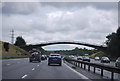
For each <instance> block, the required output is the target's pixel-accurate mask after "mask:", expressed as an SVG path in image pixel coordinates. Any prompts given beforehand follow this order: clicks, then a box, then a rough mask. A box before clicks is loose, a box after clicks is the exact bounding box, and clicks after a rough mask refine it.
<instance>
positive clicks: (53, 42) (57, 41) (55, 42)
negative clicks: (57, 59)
mask: <svg viewBox="0 0 120 81" xmlns="http://www.w3.org/2000/svg"><path fill="white" fill-rule="evenodd" d="M56 42H74V43H82V44H90V43H86V42H83V41H70V40H64V41H46V42H40V43H39V44H46V43H56ZM90 45H96V46H103V47H106V46H105V45H99V44H92V43H91V44H90Z"/></svg>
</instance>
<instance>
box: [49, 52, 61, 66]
mask: <svg viewBox="0 0 120 81" xmlns="http://www.w3.org/2000/svg"><path fill="white" fill-rule="evenodd" d="M51 64H59V65H60V66H61V65H62V58H61V55H60V54H50V55H49V58H48V65H51Z"/></svg>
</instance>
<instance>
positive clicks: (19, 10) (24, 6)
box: [2, 2, 39, 15]
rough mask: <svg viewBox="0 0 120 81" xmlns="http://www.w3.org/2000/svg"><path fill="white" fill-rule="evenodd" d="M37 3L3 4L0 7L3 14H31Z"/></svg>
mask: <svg viewBox="0 0 120 81" xmlns="http://www.w3.org/2000/svg"><path fill="white" fill-rule="evenodd" d="M38 6H39V5H38V3H31V2H4V3H3V6H2V13H3V14H7V15H10V14H23V15H27V14H31V13H33V12H34V11H35V10H36V8H37V7H38Z"/></svg>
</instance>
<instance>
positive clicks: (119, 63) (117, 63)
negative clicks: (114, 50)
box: [115, 57, 120, 67]
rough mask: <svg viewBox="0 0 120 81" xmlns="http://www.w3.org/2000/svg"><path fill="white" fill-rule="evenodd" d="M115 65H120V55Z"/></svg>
mask: <svg viewBox="0 0 120 81" xmlns="http://www.w3.org/2000/svg"><path fill="white" fill-rule="evenodd" d="M115 67H120V57H118V59H117V60H116V62H115Z"/></svg>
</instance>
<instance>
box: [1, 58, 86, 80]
mask: <svg viewBox="0 0 120 81" xmlns="http://www.w3.org/2000/svg"><path fill="white" fill-rule="evenodd" d="M2 79H88V78H87V77H86V76H84V75H82V74H81V73H78V72H77V71H75V70H73V69H71V67H69V66H68V65H66V64H65V63H63V64H62V66H57V65H52V66H48V65H47V60H46V61H42V62H40V63H38V62H34V63H29V60H28V58H22V59H9V60H2Z"/></svg>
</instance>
